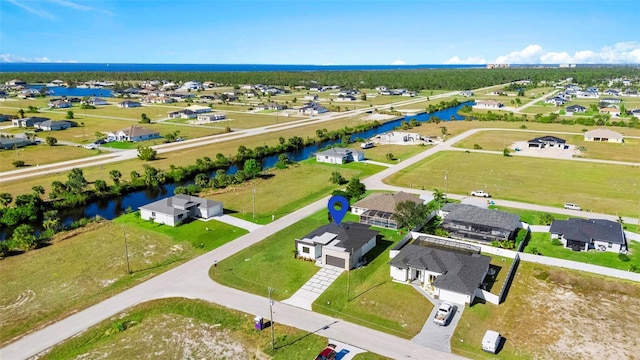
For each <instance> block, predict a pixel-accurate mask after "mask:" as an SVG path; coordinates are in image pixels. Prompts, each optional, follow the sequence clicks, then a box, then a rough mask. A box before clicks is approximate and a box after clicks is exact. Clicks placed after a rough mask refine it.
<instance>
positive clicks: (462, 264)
mask: <svg viewBox="0 0 640 360" xmlns="http://www.w3.org/2000/svg"><path fill="white" fill-rule="evenodd" d="M489 263H491V258H490V257H488V256H485V255H480V254H468V253H464V252H458V251H448V250H442V249H435V248H432V247H426V246H420V245H415V244H409V245H407V246H405V247H404V248H403V249H402V251H400V253H398V255H396V256H395V257H394V258H393V259H392V260H391V262H390V264H391V265H392V266H395V267H397V268H400V269H407V268H409V267H412V268H416V269H423V270H428V271H432V272H436V273H439V274H442V275H440V276H438V277H437V278H436V280H435V281H434V282H433V285H434V286H435V287H438V288H440V289H445V290H450V291H454V292H457V293H461V294H473V292H474V291H475V289H477V288H478V287H479V286H480V284H481V283H482V280H483V279H484V277H485V275H486V274H487V270H488V269H489Z"/></svg>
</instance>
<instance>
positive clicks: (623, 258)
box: [618, 253, 631, 262]
mask: <svg viewBox="0 0 640 360" xmlns="http://www.w3.org/2000/svg"><path fill="white" fill-rule="evenodd" d="M618 260H620V261H622V262H628V261H629V260H631V259H630V258H629V255H627V254H623V253H620V254H618Z"/></svg>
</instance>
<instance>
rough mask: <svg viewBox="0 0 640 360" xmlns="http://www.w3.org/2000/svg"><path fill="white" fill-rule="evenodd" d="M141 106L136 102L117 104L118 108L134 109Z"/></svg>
mask: <svg viewBox="0 0 640 360" xmlns="http://www.w3.org/2000/svg"><path fill="white" fill-rule="evenodd" d="M141 106H142V104H141V103H139V102H138V101H130V100H125V101H121V102H119V103H118V107H119V108H134V107H141Z"/></svg>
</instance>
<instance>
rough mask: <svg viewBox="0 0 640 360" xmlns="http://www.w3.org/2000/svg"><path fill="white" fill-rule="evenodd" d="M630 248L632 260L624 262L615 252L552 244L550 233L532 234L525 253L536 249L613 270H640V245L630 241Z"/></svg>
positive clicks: (553, 255)
mask: <svg viewBox="0 0 640 360" xmlns="http://www.w3.org/2000/svg"><path fill="white" fill-rule="evenodd" d="M628 246H629V253H628V254H627V255H628V256H629V258H630V259H631V260H630V261H628V262H624V261H621V260H620V259H618V253H615V252H608V251H597V250H589V251H572V250H571V249H567V248H565V247H563V246H562V245H553V244H552V243H551V234H549V233H532V234H531V239H530V240H529V243H528V244H527V246H526V247H525V248H524V251H525V252H529V251H531V249H533V248H535V249H537V250H538V251H539V252H540V254H541V255H544V256H550V257H554V258H559V259H565V260H572V261H578V262H582V263H587V264H593V265H600V266H606V267H610V268H613V269H620V270H629V269H630V268H631V266H636V267H637V268H640V243H639V242H637V241H629V243H628Z"/></svg>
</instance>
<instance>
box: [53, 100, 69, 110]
mask: <svg viewBox="0 0 640 360" xmlns="http://www.w3.org/2000/svg"><path fill="white" fill-rule="evenodd" d="M72 106H73V104H72V103H71V101H67V100H60V99H58V100H51V101H49V107H50V108H56V109H66V108H70V107H72Z"/></svg>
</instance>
